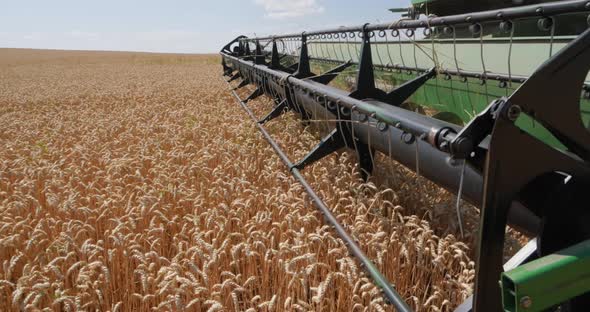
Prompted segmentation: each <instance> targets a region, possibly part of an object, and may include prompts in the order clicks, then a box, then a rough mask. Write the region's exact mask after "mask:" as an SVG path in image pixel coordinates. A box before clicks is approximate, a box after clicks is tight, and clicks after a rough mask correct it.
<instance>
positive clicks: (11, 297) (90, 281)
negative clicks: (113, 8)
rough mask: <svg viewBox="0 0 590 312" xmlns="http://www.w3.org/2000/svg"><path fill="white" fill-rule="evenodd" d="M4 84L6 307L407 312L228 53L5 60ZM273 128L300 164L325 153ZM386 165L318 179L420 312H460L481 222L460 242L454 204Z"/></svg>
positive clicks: (292, 128) (0, 104)
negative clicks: (226, 61)
mask: <svg viewBox="0 0 590 312" xmlns="http://www.w3.org/2000/svg"><path fill="white" fill-rule="evenodd" d="M0 81H1V83H0V142H1V144H2V148H1V149H0V310H2V311H393V308H392V307H391V306H389V305H387V304H386V303H385V302H384V300H383V298H382V296H381V294H380V291H379V288H377V287H376V286H375V285H374V284H373V283H371V281H370V280H369V278H368V277H367V276H366V275H365V274H364V272H363V270H362V268H361V267H360V266H359V264H358V262H356V261H355V260H354V259H353V258H351V257H350V256H349V254H348V252H347V249H346V246H345V245H344V243H343V242H342V241H341V240H340V239H339V238H338V237H337V235H336V234H335V233H334V232H333V231H332V230H331V228H330V227H329V226H327V225H326V224H325V223H324V222H323V220H322V216H321V214H319V213H318V212H317V211H316V210H315V209H314V207H313V205H312V204H311V203H310V202H309V199H308V197H307V196H306V195H305V193H304V192H303V188H302V187H301V186H300V185H299V184H297V183H296V182H295V180H294V179H293V178H291V176H290V175H289V173H288V171H287V170H286V168H285V167H284V166H283V164H282V163H281V162H280V160H279V158H278V157H277V156H275V154H274V152H273V150H272V148H271V147H270V146H269V145H268V144H267V143H266V141H264V140H263V139H262V137H261V136H260V135H259V133H258V132H257V129H256V127H255V126H254V125H253V124H252V122H251V120H250V119H249V118H247V115H246V114H245V113H244V112H243V111H242V110H241V108H240V106H239V105H238V104H237V102H236V101H235V99H234V98H233V97H232V96H231V94H230V93H229V92H228V88H229V87H228V85H227V84H226V83H225V81H223V79H222V78H221V66H220V65H219V58H218V57H217V56H211V55H208V56H206V55H205V56H200V55H173V54H169V55H167V54H141V53H122V52H121V53H119V52H75V51H70V52H66V51H35V50H13V49H0ZM249 91H251V89H248V88H245V89H244V90H241V91H240V94H241V96H242V97H245V96H246V95H247V94H248V93H249ZM249 105H251V107H252V109H253V110H254V112H255V113H256V114H257V115H258V116H263V114H265V113H266V112H268V111H269V110H270V108H271V107H272V105H271V103H270V102H269V101H268V100H266V99H264V98H259V99H257V100H255V101H252V102H250V103H249ZM267 127H268V129H269V132H270V133H271V134H272V135H273V137H275V138H276V139H277V141H278V142H279V143H280V144H281V146H282V147H283V148H284V149H285V151H286V152H287V154H288V155H289V156H290V157H291V159H292V160H296V159H298V158H300V157H302V156H303V155H304V154H305V153H306V152H307V151H308V150H309V149H310V148H311V147H312V146H313V145H314V144H315V143H317V133H316V132H314V131H313V129H305V127H306V125H304V124H302V123H301V122H300V121H299V119H298V118H297V116H296V115H295V114H293V113H289V114H286V115H284V116H282V117H280V118H278V119H277V120H274V121H272V122H270V123H269V124H268V126H267ZM308 128H310V127H308ZM377 158H378V160H377V167H376V172H375V176H374V177H372V178H371V179H370V180H369V182H368V183H363V181H362V180H360V178H359V174H358V168H356V165H355V161H354V158H353V157H352V156H351V154H350V153H348V152H341V153H338V154H337V155H332V156H329V157H327V158H326V159H323V160H321V161H320V162H318V163H316V164H314V165H313V166H311V167H309V168H307V169H305V170H304V175H305V176H306V178H307V179H308V181H309V182H310V183H311V184H312V185H313V186H314V188H315V190H316V191H317V192H318V194H319V195H320V196H321V197H322V198H323V199H324V200H325V202H326V204H327V205H328V206H329V207H330V208H331V209H332V210H333V212H334V214H335V215H336V216H337V217H338V219H339V220H340V222H341V223H342V224H344V226H345V227H346V228H347V230H348V231H349V233H351V234H352V235H353V236H354V237H355V239H356V240H358V242H359V244H360V246H361V247H362V249H363V250H364V251H365V253H366V254H367V255H368V256H369V257H370V258H371V259H373V260H374V262H375V263H376V265H377V266H378V267H379V268H380V270H381V271H382V272H383V273H384V274H385V275H386V276H387V277H388V278H389V280H390V281H392V283H393V284H394V285H395V288H396V289H397V290H398V291H399V292H400V293H401V294H402V296H403V297H404V298H405V299H406V301H407V302H408V303H409V304H410V306H411V307H412V308H413V309H415V310H416V311H451V310H452V309H453V308H454V307H456V306H457V305H458V304H460V303H461V302H462V301H463V300H464V299H465V298H467V297H468V296H469V295H470V294H471V293H472V286H473V285H472V283H473V279H474V263H473V261H472V260H471V259H472V258H473V255H474V249H475V237H476V230H475V227H476V222H477V220H478V219H477V211H476V210H475V209H474V208H473V207H471V206H469V205H467V204H464V205H463V210H464V212H465V216H464V219H465V227H466V229H467V235H466V236H465V237H463V238H461V237H460V236H459V235H458V227H457V224H456V222H455V220H456V218H455V216H454V214H453V212H454V205H455V197H454V196H452V195H450V194H448V193H446V192H445V191H443V190H441V189H439V188H437V187H435V186H434V185H432V184H431V183H429V182H428V181H425V180H424V179H422V178H420V177H416V176H415V175H413V174H411V173H409V171H407V170H406V169H404V168H402V167H400V166H399V165H397V164H395V162H392V161H389V160H387V159H385V157H383V156H382V155H381V156H378V157H377Z"/></svg>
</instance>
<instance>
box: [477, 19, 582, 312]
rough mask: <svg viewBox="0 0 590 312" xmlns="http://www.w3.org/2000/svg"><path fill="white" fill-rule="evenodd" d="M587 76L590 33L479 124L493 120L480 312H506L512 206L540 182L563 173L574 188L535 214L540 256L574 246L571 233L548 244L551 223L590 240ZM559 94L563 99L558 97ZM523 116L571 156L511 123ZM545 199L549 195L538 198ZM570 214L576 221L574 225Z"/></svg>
mask: <svg viewBox="0 0 590 312" xmlns="http://www.w3.org/2000/svg"><path fill="white" fill-rule="evenodd" d="M589 69H590V30H587V31H586V32H584V33H583V34H582V35H580V36H579V37H578V38H576V39H575V40H573V41H572V42H570V43H569V44H568V45H567V46H566V47H564V48H563V49H561V50H560V51H559V52H558V53H556V54H555V55H553V57H552V58H550V59H549V60H548V61H547V62H545V63H544V64H543V65H541V67H539V69H537V70H536V71H535V73H533V75H532V76H531V78H529V79H528V80H527V81H526V82H525V83H524V84H523V85H522V86H521V87H520V88H519V89H518V90H517V91H516V92H515V93H514V94H513V95H512V96H510V98H509V99H508V100H507V101H503V102H502V104H501V105H498V107H497V109H492V108H489V109H488V110H487V111H488V116H487V117H482V118H480V119H479V121H480V122H482V123H484V125H486V127H487V126H488V124H489V123H490V118H492V119H493V130H492V132H491V138H490V143H489V150H488V153H487V159H486V162H485V166H484V173H485V175H484V196H483V200H482V208H481V221H480V230H479V244H478V252H477V261H476V263H477V265H476V269H475V272H476V277H475V279H476V280H475V291H474V305H473V307H474V311H475V312H480V311H501V310H502V304H501V302H502V301H501V292H500V288H499V287H498V278H499V276H500V274H501V273H502V271H503V269H502V259H503V249H504V236H505V230H506V218H507V214H508V210H509V208H510V204H511V202H512V201H513V200H514V199H515V198H516V197H517V196H518V195H519V193H520V192H521V191H522V190H523V189H524V188H525V187H526V186H527V185H529V184H530V183H534V181H535V179H537V178H539V177H542V176H544V175H546V174H554V173H555V172H564V173H567V174H568V175H569V178H568V180H569V181H573V182H570V183H572V184H573V186H570V187H569V191H570V192H563V191H562V192H558V193H556V194H555V195H556V196H558V197H557V198H556V199H553V200H557V202H558V203H559V205H557V204H556V203H553V205H550V206H549V207H547V208H546V209H544V210H541V211H539V212H538V213H539V214H540V216H541V217H543V218H544V220H545V225H544V227H543V231H542V232H541V236H540V237H541V241H540V251H541V256H543V253H546V252H551V250H547V248H546V247H544V245H546V244H549V246H550V248H551V249H555V248H559V247H560V246H559V245H560V244H562V245H565V246H561V247H562V248H563V247H567V246H568V244H571V243H575V242H573V241H571V238H572V237H570V236H571V235H569V234H568V235H565V237H569V238H570V240H561V239H559V237H554V238H553V239H554V240H555V239H556V240H557V241H549V242H544V241H543V239H544V237H546V236H545V235H544V234H543V233H544V232H545V231H547V230H548V229H550V228H551V227H552V224H557V225H558V228H559V229H561V230H567V231H568V233H575V234H576V235H574V236H573V238H575V239H577V240H584V239H588V238H589V237H590V233H588V232H589V231H588V227H587V223H586V222H585V221H587V220H588V219H587V218H588V217H589V216H588V212H587V210H586V209H583V208H586V206H585V205H583V204H581V203H580V201H582V202H583V199H582V198H585V192H586V190H587V188H588V187H589V185H590V166H589V165H588V159H587V158H586V157H587V156H588V154H587V151H588V150H587V148H588V146H590V134H589V133H588V130H587V129H586V128H585V127H583V124H582V120H581V118H580V116H579V106H580V104H579V97H580V90H581V86H582V85H583V83H584V80H585V78H586V74H587V72H588V70H589ZM556 84H557V85H556ZM556 88H557V89H559V92H555V89H556ZM555 103H560V105H555ZM490 106H492V105H490ZM521 110H523V111H525V112H528V114H529V115H531V116H533V118H535V120H537V121H539V122H540V123H542V124H543V125H544V126H545V127H546V128H548V129H550V131H552V132H553V133H554V134H556V136H557V137H558V139H559V140H560V141H561V142H562V143H563V144H564V145H565V146H567V147H568V148H569V149H570V151H572V152H574V153H570V152H567V151H561V150H557V149H555V148H553V147H551V146H549V145H547V144H545V143H543V142H542V141H540V140H538V139H536V138H534V137H533V136H531V135H529V134H528V133H526V132H524V131H522V130H521V129H520V128H519V127H518V126H516V125H515V123H514V121H515V120H516V119H517V118H518V114H517V113H518V112H520V111H521ZM490 113H491V114H490ZM576 120H578V122H576ZM472 129H473V127H472ZM472 135H473V137H475V138H478V137H481V136H482V134H481V133H476V132H473V134H472ZM474 142H476V141H475V140H474ZM531 156H532V157H531ZM539 156H540V157H539ZM580 157H582V158H583V159H580ZM543 195H544V196H547V194H539V196H543ZM559 196H561V197H559ZM547 199H548V200H549V199H550V198H547ZM581 205H582V206H584V207H583V208H582V207H581ZM556 209H559V213H557V212H556V211H555V210H556ZM579 209H582V210H579ZM573 210H575V211H576V214H575V215H576V216H577V217H576V218H573V219H572V218H571V215H572V211H573ZM584 211H585V212H584ZM553 226H554V225H553ZM553 234H555V233H553ZM549 236H551V235H549ZM582 307H583V306H582Z"/></svg>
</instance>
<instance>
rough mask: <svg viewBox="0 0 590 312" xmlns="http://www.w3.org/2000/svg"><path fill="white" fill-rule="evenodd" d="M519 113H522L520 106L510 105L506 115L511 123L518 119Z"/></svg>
mask: <svg viewBox="0 0 590 312" xmlns="http://www.w3.org/2000/svg"><path fill="white" fill-rule="evenodd" d="M520 112H522V109H521V108H520V106H518V105H510V107H509V108H508V112H507V113H506V115H507V117H508V119H510V120H511V121H516V119H518V116H520Z"/></svg>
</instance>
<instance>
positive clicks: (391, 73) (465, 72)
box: [221, 0, 590, 312]
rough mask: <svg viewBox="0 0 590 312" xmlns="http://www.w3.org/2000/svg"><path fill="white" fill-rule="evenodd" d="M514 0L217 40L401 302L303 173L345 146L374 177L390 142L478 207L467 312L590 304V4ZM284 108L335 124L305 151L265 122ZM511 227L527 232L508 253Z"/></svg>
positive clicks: (229, 70)
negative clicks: (518, 0) (265, 100)
mask: <svg viewBox="0 0 590 312" xmlns="http://www.w3.org/2000/svg"><path fill="white" fill-rule="evenodd" d="M509 2H510V1H498V3H499V4H500V5H497V4H493V3H490V1H459V0H448V1H446V0H445V1H443V0H426V1H425V0H415V3H414V5H413V6H412V8H410V9H409V10H408V14H407V18H405V19H401V20H399V21H395V22H392V23H384V24H375V25H373V24H365V25H361V26H352V27H340V28H335V29H325V30H319V31H310V32H303V33H296V34H287V35H276V36H269V37H257V38H247V37H244V36H240V37H238V38H236V39H235V40H233V41H231V42H230V43H229V44H227V45H226V46H225V47H224V48H223V49H222V50H221V55H222V65H223V70H224V74H225V75H226V76H228V77H230V78H229V79H228V81H229V82H230V83H231V81H236V80H238V79H240V80H241V82H240V83H239V84H238V85H237V87H236V88H234V90H232V92H233V94H234V95H235V96H236V97H237V98H238V100H239V102H240V104H241V105H242V106H243V108H244V109H245V110H246V111H247V112H248V114H249V115H250V117H251V118H252V119H254V120H255V121H256V124H257V126H258V128H259V130H260V131H261V132H262V134H263V135H264V137H265V138H266V140H267V141H268V142H269V143H270V144H271V145H272V147H273V148H274V149H275V150H276V152H277V153H278V155H279V156H280V158H281V159H282V161H283V162H284V163H285V164H286V165H287V166H288V168H289V169H290V171H291V173H292V174H293V175H294V177H295V178H296V179H298V180H299V182H300V183H302V185H303V186H304V188H305V190H306V192H308V193H309V194H310V196H311V198H312V199H313V202H314V204H315V205H316V206H317V207H318V208H319V209H320V211H321V212H322V213H323V214H324V216H325V218H326V221H327V222H329V223H330V224H331V225H333V226H334V228H335V230H336V231H337V232H338V234H339V235H340V237H341V238H342V239H343V240H344V242H345V243H346V244H347V246H348V247H349V249H350V252H351V254H352V255H353V256H355V257H356V258H357V259H358V260H359V261H360V262H361V264H362V265H363V267H364V268H365V269H366V270H367V272H368V274H369V276H370V277H371V278H372V279H373V280H374V282H375V283H376V285H378V286H379V287H381V289H382V290H383V295H384V297H385V298H386V299H387V301H388V302H389V303H391V304H392V305H393V306H394V307H395V308H396V309H397V310H398V311H410V308H409V307H408V305H407V304H406V303H405V302H404V300H403V298H401V297H400V295H399V294H398V293H397V292H396V291H395V289H394V288H393V287H392V286H391V284H390V283H389V282H388V281H387V280H386V279H385V278H384V277H383V275H382V274H381V273H380V272H379V271H378V270H377V269H376V267H375V266H374V265H373V263H372V262H371V261H370V260H369V259H367V257H366V256H365V255H364V253H363V252H362V251H361V249H360V248H359V247H358V245H357V244H356V242H355V241H354V240H353V239H352V238H351V236H350V235H349V234H348V233H347V232H346V231H345V229H344V228H343V227H342V226H341V225H340V224H339V223H338V221H337V220H336V218H335V217H334V216H333V215H332V214H331V213H330V210H329V209H328V207H326V205H325V204H324V203H323V201H322V200H321V198H319V197H318V196H317V194H316V193H315V192H314V190H313V189H312V188H311V187H310V185H309V184H308V183H307V182H306V181H305V179H304V178H303V176H302V174H301V172H300V170H303V169H304V168H305V167H306V166H308V165H309V164H311V163H313V162H315V161H317V160H319V159H321V158H322V157H324V156H326V155H329V154H331V153H333V152H336V151H338V150H340V149H344V148H348V149H351V150H354V151H355V152H356V155H357V158H358V162H359V166H360V168H361V172H362V174H363V177H364V178H366V177H367V176H368V175H370V174H371V172H372V171H373V169H374V162H373V160H374V158H375V157H374V156H375V153H377V152H380V153H383V154H385V155H386V156H388V157H390V158H392V159H394V160H396V161H398V162H399V163H401V164H403V165H404V166H406V167H407V168H409V169H411V170H414V171H415V172H416V173H417V174H419V175H421V176H423V177H425V178H427V179H429V180H431V181H433V182H435V183H437V184H438V185H440V186H442V187H444V188H446V189H447V190H449V191H451V192H453V193H455V194H457V203H459V200H460V199H461V198H464V199H466V200H468V201H469V202H471V203H472V204H474V205H476V206H478V207H480V208H481V209H480V214H481V217H480V224H479V243H478V250H477V258H476V279H475V285H474V294H473V296H472V297H471V298H469V299H468V300H467V301H466V302H464V303H463V304H462V305H460V306H459V307H458V308H457V310H456V311H476V312H482V311H494V312H495V311H577V312H579V311H590V298H589V297H590V209H589V208H590V207H588V206H589V205H588V193H587V192H588V191H589V190H590V163H589V162H590V133H589V129H588V122H589V120H590V103H589V101H588V99H587V98H588V95H589V94H590V88H589V86H588V85H587V81H588V78H587V76H588V71H589V69H590V30H587V29H588V24H589V23H590V18H589V17H588V13H589V12H590V1H588V0H584V1H579V0H574V1H557V2H542V3H537V4H532V5H515V4H511V3H509ZM506 5H508V6H510V7H505V8H498V7H501V6H506ZM494 6H496V7H494ZM427 8H429V9H430V11H427V10H426V9H427ZM406 10H407V9H406ZM466 10H482V11H480V12H470V11H467V12H468V13H465V12H466ZM425 13H428V14H430V15H428V17H426V18H418V17H419V16H420V15H421V14H425ZM433 14H438V15H439V16H435V15H433ZM443 15H444V16H443ZM249 84H250V85H253V86H254V87H255V90H254V91H253V92H252V94H251V95H250V96H248V97H247V98H245V99H243V100H242V99H240V98H239V96H238V95H237V93H236V92H235V89H237V88H241V87H244V86H246V85H249ZM261 95H266V96H268V97H269V98H271V99H272V100H273V101H274V103H275V107H274V109H273V110H272V111H270V112H269V113H268V115H267V116H264V117H262V118H260V119H259V118H257V117H256V116H254V115H253V114H252V112H251V110H250V109H249V107H248V106H247V104H246V103H247V102H248V101H250V100H252V99H254V98H256V97H258V96H261ZM286 111H293V112H296V113H297V114H299V115H300V116H301V118H302V119H304V120H308V121H311V120H324V122H325V123H327V124H329V125H331V126H332V128H331V129H332V130H331V131H330V132H329V133H328V134H327V136H326V137H325V138H323V139H322V140H321V141H320V143H319V144H318V145H317V146H316V147H315V148H313V149H312V150H311V151H310V152H309V153H308V154H307V156H305V157H304V158H303V159H301V160H299V161H297V162H294V163H293V162H291V160H290V159H289V158H288V157H287V156H286V155H285V154H284V152H283V151H282V150H281V148H280V147H279V146H278V145H277V144H276V142H275V141H274V140H273V138H272V137H271V136H270V135H269V134H268V132H266V130H265V128H264V127H263V125H264V124H265V123H266V122H268V121H270V120H272V119H273V118H275V117H277V116H279V115H281V114H282V113H284V112H286ZM458 208H459V205H458V204H457V217H458V220H459V224H461V215H460V211H459V209H458ZM507 225H510V226H511V227H513V228H515V229H518V230H519V231H521V232H522V233H525V234H527V235H528V236H529V237H530V238H531V240H530V242H529V243H528V244H526V245H525V247H523V248H522V249H521V250H520V251H519V252H517V254H516V255H514V256H513V257H512V258H511V259H510V260H509V261H508V262H507V263H504V261H503V260H504V257H503V250H504V239H505V233H506V226H507Z"/></svg>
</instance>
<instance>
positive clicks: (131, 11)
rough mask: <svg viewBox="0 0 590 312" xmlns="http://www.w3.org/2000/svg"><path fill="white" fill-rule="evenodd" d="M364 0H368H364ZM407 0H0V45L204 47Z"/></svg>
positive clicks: (347, 18)
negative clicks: (243, 36) (239, 37)
mask: <svg viewBox="0 0 590 312" xmlns="http://www.w3.org/2000/svg"><path fill="white" fill-rule="evenodd" d="M368 3H370V4H368ZM408 3H409V0H372V1H370V2H369V1H359V0H355V1H353V0H346V1H338V0H241V1H239V0H206V1H203V0H192V1H189V0H168V1H164V0H160V1H157V0H142V1H139V0H101V1H83V0H77V1H74V0H53V1H46V0H0V4H1V7H2V10H0V47H11V48H45V49H77V50H121V51H149V52H182V53H209V52H216V51H218V50H219V49H220V48H221V47H222V46H223V44H224V43H225V42H227V41H229V40H231V39H233V37H235V36H236V35H239V34H245V35H247V36H252V35H254V34H255V33H256V34H257V35H268V34H273V33H285V32H289V33H291V32H299V31H303V30H313V29H319V28H325V27H333V26H341V25H354V24H362V23H365V22H369V23H375V22H378V21H380V22H385V21H390V20H393V19H395V18H396V16H395V15H394V14H392V13H390V12H388V11H387V8H391V7H404V6H407V5H408Z"/></svg>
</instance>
